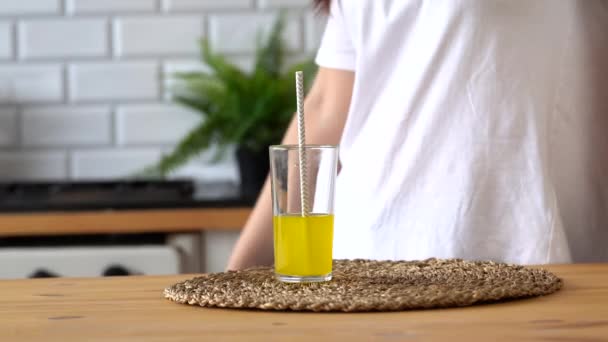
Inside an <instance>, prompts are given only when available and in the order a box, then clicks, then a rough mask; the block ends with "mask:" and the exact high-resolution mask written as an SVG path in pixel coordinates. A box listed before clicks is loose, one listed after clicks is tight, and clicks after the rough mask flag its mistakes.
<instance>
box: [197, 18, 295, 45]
mask: <svg viewBox="0 0 608 342" xmlns="http://www.w3.org/2000/svg"><path fill="white" fill-rule="evenodd" d="M274 18H275V15H273V14H256V13H246V14H240V13H239V14H222V15H219V14H217V15H212V16H210V18H209V39H210V41H211V46H213V47H214V48H215V49H216V50H217V51H220V52H222V53H252V52H253V51H254V49H255V46H256V39H257V36H258V32H262V33H265V32H268V31H269V30H270V28H271V27H272V24H273V22H274ZM301 30H302V23H301V18H299V17H291V18H290V19H289V20H288V21H287V23H286V25H285V30H284V32H283V37H284V39H285V42H286V43H287V47H288V48H289V49H290V50H291V51H299V50H300V49H301V47H302V41H301V32H302V31H301Z"/></svg>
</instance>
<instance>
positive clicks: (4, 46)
mask: <svg viewBox="0 0 608 342" xmlns="http://www.w3.org/2000/svg"><path fill="white" fill-rule="evenodd" d="M12 55H13V33H12V29H11V24H10V23H8V22H1V21H0V60H2V59H7V58H10V57H11V56H12Z"/></svg>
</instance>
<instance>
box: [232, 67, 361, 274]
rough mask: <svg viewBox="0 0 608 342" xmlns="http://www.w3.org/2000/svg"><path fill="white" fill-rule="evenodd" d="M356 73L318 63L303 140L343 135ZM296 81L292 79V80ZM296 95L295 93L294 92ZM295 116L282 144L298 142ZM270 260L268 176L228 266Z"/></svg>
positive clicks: (333, 140)
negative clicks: (320, 65) (304, 138)
mask: <svg viewBox="0 0 608 342" xmlns="http://www.w3.org/2000/svg"><path fill="white" fill-rule="evenodd" d="M354 78H355V74H354V72H352V71H347V70H338V69H328V68H323V67H321V68H320V69H319V72H318V73H317V77H316V78H315V81H314V83H313V86H312V88H311V90H310V92H309V94H308V96H307V97H306V100H305V101H304V112H305V120H306V139H307V141H306V143H308V144H331V145H337V144H338V143H339V142H340V138H341V137H342V130H343V129H344V123H345V122H346V116H347V114H348V108H349V106H350V99H351V96H352V91H353V83H354ZM294 82H295V81H294ZM294 96H295V93H294ZM296 122H297V121H296V120H295V116H294V119H292V121H291V124H290V125H289V127H288V128H287V132H286V133H285V137H284V138H283V143H284V144H297V141H298V138H297V124H296ZM272 262H273V243H272V203H271V196H270V180H269V179H268V178H267V179H266V183H265V184H264V187H263V188H262V191H261V192H260V195H259V197H258V200H257V203H256V205H255V207H254V209H253V212H252V213H251V216H249V219H248V220H247V223H246V224H245V227H244V229H243V231H242V233H241V236H240V238H239V240H238V241H237V243H236V246H235V247H234V250H233V251H232V256H231V257H230V260H229V262H228V267H227V268H228V269H229V270H238V269H243V268H247V267H251V266H258V265H271V264H272Z"/></svg>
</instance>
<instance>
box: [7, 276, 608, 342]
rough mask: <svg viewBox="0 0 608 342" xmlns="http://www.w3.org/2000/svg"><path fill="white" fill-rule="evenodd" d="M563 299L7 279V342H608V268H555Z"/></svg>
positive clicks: (170, 279)
mask: <svg viewBox="0 0 608 342" xmlns="http://www.w3.org/2000/svg"><path fill="white" fill-rule="evenodd" d="M546 268H547V269H549V270H550V271H553V272H554V273H555V274H557V275H558V276H560V277H561V278H562V279H563V280H564V287H563V289H562V290H561V291H558V292H557V293H555V294H552V295H549V296H545V297H540V298H531V299H524V300H519V301H512V302H504V303H497V304H486V305H480V306H472V307H466V308H455V309H441V310H425V311H410V312H393V313H363V314H361V313H359V314H339V313H332V314H315V313H293V312H262V311H238V310H225V309H205V308H200V307H193V306H187V305H179V304H175V303H172V302H170V301H168V300H165V299H164V298H163V297H162V290H163V288H164V287H166V286H168V285H170V284H172V283H174V282H177V281H180V280H183V279H186V278H189V277H192V276H188V275H181V276H163V277H117V278H97V279H70V278H58V279H37V280H5V281H0V341H234V340H240V341H582V342H591V341H608V264H590V265H554V266H548V267H546Z"/></svg>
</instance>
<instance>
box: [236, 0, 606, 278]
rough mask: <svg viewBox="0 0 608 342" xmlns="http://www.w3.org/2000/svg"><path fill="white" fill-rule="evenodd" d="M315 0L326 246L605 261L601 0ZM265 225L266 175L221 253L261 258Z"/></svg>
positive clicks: (381, 253) (314, 95) (310, 105)
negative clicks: (320, 10)
mask: <svg viewBox="0 0 608 342" xmlns="http://www.w3.org/2000/svg"><path fill="white" fill-rule="evenodd" d="M316 2H317V3H318V4H319V5H321V6H322V7H324V8H326V9H327V10H328V11H329V12H330V13H329V16H328V24H327V28H326V31H325V34H324V37H323V40H322V43H321V47H320V49H319V52H318V54H317V59H316V61H317V63H318V64H319V66H320V70H319V73H318V75H317V78H316V80H315V82H314V85H313V87H312V89H311V91H310V93H309V95H308V97H307V100H306V104H305V111H306V113H307V122H306V124H307V135H308V138H309V142H311V143H322V144H338V143H340V145H341V156H340V162H341V166H342V168H341V171H340V174H339V176H338V181H337V185H336V186H337V190H336V210H335V233H334V257H335V258H372V259H421V258H427V257H460V258H467V259H489V260H496V261H504V262H514V263H521V264H532V263H533V264H542V263H561V262H588V261H599V260H604V261H608V135H607V134H606V129H608V1H603V0H590V1H576V0H566V1H552V0H538V1H525V2H523V1H515V2H513V1H501V0H493V1H482V0H461V1H396V0H373V1H372V0H333V1H331V3H330V1H316ZM284 142H285V143H295V142H296V132H295V126H294V125H293V124H292V125H291V126H290V127H289V129H288V131H287V133H286V135H285V140H284ZM271 226H272V223H271V206H270V194H269V186H268V185H266V186H265V188H264V190H263V191H262V193H261V196H260V198H259V200H258V203H257V204H256V207H255V209H254V211H253V213H252V215H251V217H250V219H249V221H248V223H247V225H246V227H245V229H244V231H243V233H242V235H241V237H240V239H239V241H238V243H237V245H236V247H235V250H234V252H233V255H232V257H231V259H230V262H229V265H228V268H229V269H240V268H244V267H248V266H253V265H259V264H271V263H272V227H271Z"/></svg>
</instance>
